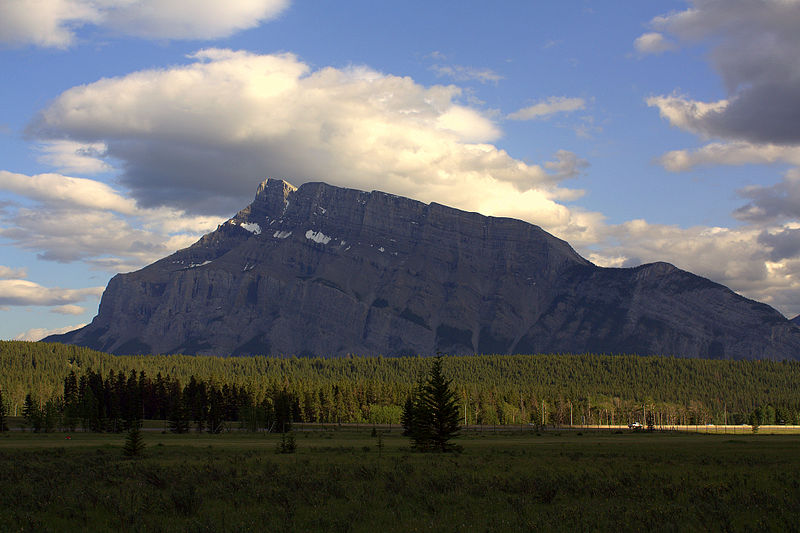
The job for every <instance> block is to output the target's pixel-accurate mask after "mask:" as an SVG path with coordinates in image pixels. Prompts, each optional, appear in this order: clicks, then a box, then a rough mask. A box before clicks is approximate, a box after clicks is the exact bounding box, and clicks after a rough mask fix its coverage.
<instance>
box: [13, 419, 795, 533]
mask: <svg viewBox="0 0 800 533" xmlns="http://www.w3.org/2000/svg"><path fill="white" fill-rule="evenodd" d="M143 434H144V442H145V445H146V447H145V449H144V452H143V455H141V456H140V457H135V458H126V457H124V455H123V453H122V448H123V444H124V441H125V434H98V433H83V432H77V433H70V434H66V433H58V432H56V433H47V434H34V433H29V432H19V431H12V432H7V433H5V434H2V435H0V502H1V503H0V531H37V532H39V531H115V532H124V531H136V532H140V531H524V530H555V531H579V530H593V531H594V530H599V531H609V530H614V531H619V530H623V531H624V530H640V529H648V530H653V531H715V530H717V531H723V530H752V531H756V530H758V531H767V530H773V531H797V529H798V523H800V522H799V521H798V511H797V510H798V509H800V458H799V453H798V452H800V435H767V434H756V435H753V434H752V433H750V434H741V435H724V434H696V433H681V432H652V433H649V432H631V431H627V430H625V431H585V432H581V431H553V430H551V431H546V432H539V433H537V432H535V431H527V432H524V433H522V432H519V433H515V432H483V433H480V432H465V433H464V434H463V435H462V436H461V437H460V438H458V439H457V442H458V443H459V444H460V445H461V446H462V447H463V452H462V453H460V454H423V453H414V452H411V451H410V450H409V443H408V440H407V439H406V438H404V437H402V436H401V435H400V432H399V430H397V429H393V430H391V431H389V432H379V435H376V434H375V433H374V432H373V431H372V430H371V429H370V428H366V427H362V428H360V429H355V428H343V429H334V430H328V431H297V432H295V433H294V434H293V435H294V438H295V442H296V445H297V447H296V451H295V452H294V453H277V451H278V449H279V446H280V442H281V436H280V435H276V434H263V433H262V434H249V433H240V432H231V433H223V434H220V435H210V434H198V433H189V434H184V435H173V434H169V433H161V432H160V431H158V430H157V429H154V428H152V429H150V430H147V431H144V432H143ZM67 437H69V438H67Z"/></svg>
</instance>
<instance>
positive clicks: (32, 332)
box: [14, 324, 86, 342]
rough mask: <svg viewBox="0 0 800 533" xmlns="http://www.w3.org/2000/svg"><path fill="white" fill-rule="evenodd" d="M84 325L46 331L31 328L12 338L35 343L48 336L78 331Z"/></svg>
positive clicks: (44, 329)
mask: <svg viewBox="0 0 800 533" xmlns="http://www.w3.org/2000/svg"><path fill="white" fill-rule="evenodd" d="M85 325H86V324H78V325H76V326H66V327H63V328H55V329H46V328H33V329H29V330H28V331H25V332H23V333H20V334H19V335H17V336H16V337H14V340H15V341H30V342H36V341H40V340H42V339H44V338H45V337H49V336H50V335H60V334H62V333H68V332H70V331H73V330H76V329H80V328H82V327H83V326H85Z"/></svg>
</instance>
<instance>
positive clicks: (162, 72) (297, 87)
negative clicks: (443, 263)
mask: <svg viewBox="0 0 800 533" xmlns="http://www.w3.org/2000/svg"><path fill="white" fill-rule="evenodd" d="M798 27H800V2H798V1H789V0H783V1H779V0H773V1H767V0H765V1H760V2H754V1H740V0H725V1H719V0H694V1H676V2H666V1H664V2H638V1H630V2H613V3H609V2H597V1H595V2H592V1H574V2H505V3H494V4H486V3H478V2H463V1H460V2H455V1H453V2H449V1H442V2H413V1H406V2H368V1H352V2H339V3H333V2H292V1H290V0H229V1H227V2H224V3H223V2H214V1H211V0H208V1H189V0H126V1H118V2H114V1H110V0H38V1H35V2H34V1H31V0H5V1H3V2H2V3H0V69H2V72H3V80H4V83H2V84H0V102H2V104H0V338H25V339H30V340H32V339H35V338H37V337H40V336H42V335H44V334H46V333H47V332H50V331H56V330H63V329H65V328H66V329H70V328H72V327H75V326H78V325H81V324H84V323H87V322H89V321H90V320H91V318H92V317H93V316H94V315H95V314H96V312H97V305H98V303H99V298H100V294H101V293H102V289H103V287H104V286H105V285H106V283H107V282H108V280H109V279H110V278H111V276H113V275H114V274H115V273H117V272H126V271H131V270H135V269H138V268H141V267H142V266H144V265H146V264H148V263H150V262H152V261H154V260H156V259H158V258H160V257H163V256H165V255H168V254H169V253H171V252H172V251H174V250H176V249H178V248H181V247H185V246H188V245H189V244H191V243H192V242H194V241H195V240H196V239H197V238H198V237H199V236H200V235H202V234H203V233H205V232H207V231H210V230H212V229H214V228H215V227H216V225H217V224H218V223H220V222H221V221H223V220H225V219H226V218H228V217H230V216H232V215H233V214H234V213H235V212H236V211H237V210H238V209H240V208H241V207H244V206H245V205H246V204H247V203H248V202H249V201H250V199H251V198H252V196H253V194H254V193H255V190H256V187H257V186H258V184H259V183H260V182H261V181H262V180H263V179H265V178H266V177H281V178H285V179H287V180H288V181H290V182H292V183H293V184H295V185H300V184H302V183H304V182H307V181H326V182H329V183H332V184H335V185H341V186H347V187H355V188H360V189H366V190H372V189H379V190H384V191H388V192H392V193H395V194H401V195H405V196H410V197H413V198H416V199H419V200H422V201H425V202H431V201H436V202H439V203H444V204H449V205H452V206H455V207H459V208H462V209H467V210H472V211H479V212H481V213H484V214H487V215H496V216H513V217H517V218H521V219H524V220H527V221H530V222H532V223H534V224H538V225H540V226H542V227H543V228H544V229H546V230H548V231H550V232H551V233H553V234H555V235H556V236H558V237H561V238H564V239H566V240H568V241H569V242H570V243H571V244H572V245H573V246H574V247H575V248H576V249H577V250H578V251H579V252H580V253H582V254H583V255H584V256H586V257H587V258H589V259H591V260H592V261H594V262H595V263H596V264H598V265H602V266H615V267H628V266H634V265H638V264H641V263H645V262H651V261H658V260H661V261H668V262H671V263H673V264H675V265H677V266H679V267H681V268H684V269H687V270H690V271H692V272H695V273H697V274H700V275H703V276H706V277H709V278H710V279H712V280H714V281H718V282H720V283H724V284H726V285H728V286H729V287H731V288H732V289H733V290H735V291H737V292H739V293H740V294H743V295H745V296H748V297H750V298H754V299H757V300H760V301H764V302H766V303H769V304H771V305H773V306H774V307H776V308H777V309H778V310H780V311H781V312H783V313H784V314H785V315H787V316H789V317H792V316H794V315H796V314H798V313H800V220H798V218H799V217H800V168H798V167H800V127H798V126H797V124H800V99H798V98H797V95H798V94H800V64H799V63H798V60H797V58H798V57H800V36H798V33H800V32H797V31H796V28H798Z"/></svg>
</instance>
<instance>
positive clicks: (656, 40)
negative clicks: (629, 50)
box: [633, 32, 677, 54]
mask: <svg viewBox="0 0 800 533" xmlns="http://www.w3.org/2000/svg"><path fill="white" fill-rule="evenodd" d="M633 47H634V48H635V49H636V51H637V52H639V53H640V54H661V53H663V52H667V51H669V50H674V49H675V48H677V46H676V45H675V43H674V42H672V41H670V40H669V39H667V38H665V37H664V35H663V34H661V33H658V32H650V33H643V34H642V35H640V36H639V37H637V38H636V40H635V41H633Z"/></svg>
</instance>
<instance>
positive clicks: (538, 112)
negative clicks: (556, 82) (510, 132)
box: [506, 96, 586, 120]
mask: <svg viewBox="0 0 800 533" xmlns="http://www.w3.org/2000/svg"><path fill="white" fill-rule="evenodd" d="M585 108H586V100H584V99H583V98H567V97H565V96H551V97H550V98H548V99H546V100H542V101H540V102H537V103H535V104H533V105H531V106H528V107H524V108H522V109H519V110H517V111H514V112H513V113H510V114H509V115H508V117H506V118H509V119H511V120H534V119H542V118H547V117H549V116H550V115H554V114H556V113H569V112H572V111H579V110H581V109H585Z"/></svg>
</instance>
